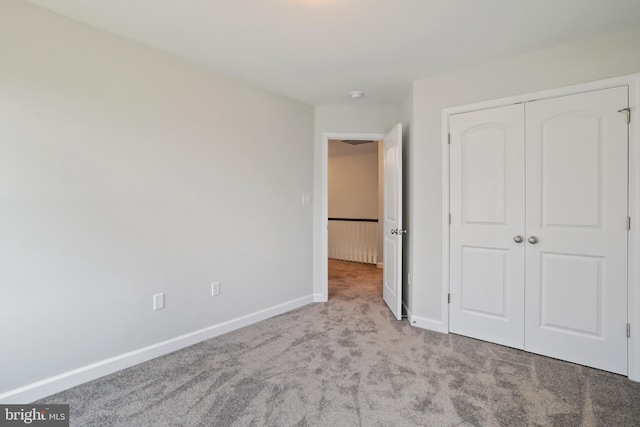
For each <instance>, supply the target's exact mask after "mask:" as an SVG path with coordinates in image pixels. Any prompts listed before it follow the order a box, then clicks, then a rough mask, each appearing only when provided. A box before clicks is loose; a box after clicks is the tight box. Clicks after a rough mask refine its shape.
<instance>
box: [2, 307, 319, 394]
mask: <svg viewBox="0 0 640 427" xmlns="http://www.w3.org/2000/svg"><path fill="white" fill-rule="evenodd" d="M314 300H315V295H309V296H306V297H302V298H298V299H295V300H292V301H288V302H285V303H282V304H278V305H276V306H273V307H270V308H266V309H264V310H260V311H256V312H254V313H251V314H247V315H245V316H241V317H237V318H235V319H232V320H228V321H226V322H222V323H218V324H216V325H212V326H209V327H206V328H204V329H200V330H197V331H194V332H190V333H188V334H184V335H181V336H179V337H175V338H171V339H169V340H166V341H162V342H159V343H157V344H153V345H150V346H147V347H144V348H141V349H138V350H134V351H131V352H129V353H125V354H121V355H119V356H115V357H111V358H109V359H105V360H102V361H100V362H97V363H92V364H90V365H86V366H83V367H81V368H78V369H74V370H72V371H68V372H64V373H62V374H60V375H56V376H53V377H50V378H46V379H44V380H41V381H37V382H35V383H32V384H28V385H26V386H24V387H20V388H17V389H14V390H9V391H7V392H5V393H2V394H0V404H12V403H17V404H25V403H30V402H33V401H34V400H39V399H42V398H44V397H47V396H50V395H52V394H55V393H59V392H61V391H63V390H66V389H68V388H71V387H75V386H77V385H80V384H82V383H85V382H87V381H91V380H95V379H97V378H100V377H103V376H105V375H108V374H111V373H114V372H117V371H120V370H122V369H125V368H129V367H131V366H134V365H137V364H139V363H142V362H146V361H147V360H151V359H155V358H156V357H160V356H163V355H165V354H169V353H171V352H174V351H176V350H180V349H183V348H185V347H189V346H190V345H193V344H197V343H199V342H201V341H205V340H208V339H211V338H215V337H217V336H220V335H222V334H226V333H227V332H231V331H234V330H236V329H240V328H243V327H245V326H249V325H252V324H254V323H257V322H260V321H262V320H266V319H268V318H270V317H274V316H277V315H279V314H283V313H286V312H288V311H291V310H295V309H296V308H299V307H303V306H305V305H307V304H310V303H311V302H313V301H314Z"/></svg>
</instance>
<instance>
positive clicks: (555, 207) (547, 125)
mask: <svg viewBox="0 0 640 427" xmlns="http://www.w3.org/2000/svg"><path fill="white" fill-rule="evenodd" d="M627 100H628V89H627V87H619V88H613V89H607V90H599V91H594V92H588V93H584V94H579V95H573V96H565V97H560V98H554V99H548V100H543V101H536V102H530V103H527V104H526V107H525V108H526V204H527V215H526V218H527V220H526V238H527V240H528V241H527V243H526V272H527V274H526V298H525V299H526V309H525V312H526V321H525V324H526V326H525V337H526V338H525V349H526V350H528V351H531V352H535V353H540V354H544V355H547V356H552V357H556V358H559V359H563V360H567V361H571V362H576V363H580V364H583V365H587V366H593V367H596V368H599V369H604V370H607V371H611V372H616V373H620V374H626V373H627V338H626V323H627V224H626V220H627V161H628V160H627V159H628V156H627V146H628V144H627V142H628V140H627V138H628V137H627V121H626V114H621V113H619V112H618V110H620V109H622V108H625V107H627V105H628V101H627Z"/></svg>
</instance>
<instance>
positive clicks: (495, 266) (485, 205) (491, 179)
mask: <svg viewBox="0 0 640 427" xmlns="http://www.w3.org/2000/svg"><path fill="white" fill-rule="evenodd" d="M450 131H451V144H450V158H451V168H450V171H451V177H450V185H451V197H450V200H451V206H450V209H451V214H452V223H451V229H450V250H451V253H450V263H451V265H450V280H451V282H450V292H451V305H450V330H451V332H454V333H458V334H462V335H467V336H471V337H474V338H479V339H483V340H487V341H492V342H496V343H499V344H504V345H508V346H511V347H516V348H523V346H524V336H523V331H524V243H516V242H515V241H514V237H515V236H517V235H522V234H523V233H524V107H523V106H522V105H511V106H507V107H501V108H494V109H490V110H482V111H474V112H470V113H464V114H458V115H454V116H451V118H450Z"/></svg>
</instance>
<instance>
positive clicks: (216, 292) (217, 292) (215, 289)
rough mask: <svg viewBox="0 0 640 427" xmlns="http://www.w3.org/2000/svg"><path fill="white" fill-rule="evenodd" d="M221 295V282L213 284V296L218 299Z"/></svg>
mask: <svg viewBox="0 0 640 427" xmlns="http://www.w3.org/2000/svg"><path fill="white" fill-rule="evenodd" d="M218 295H220V282H213V283H212V284H211V296H212V297H217V296H218Z"/></svg>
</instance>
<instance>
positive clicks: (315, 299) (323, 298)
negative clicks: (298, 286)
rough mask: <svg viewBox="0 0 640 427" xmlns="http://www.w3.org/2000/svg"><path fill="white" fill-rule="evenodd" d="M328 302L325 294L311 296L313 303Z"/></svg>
mask: <svg viewBox="0 0 640 427" xmlns="http://www.w3.org/2000/svg"><path fill="white" fill-rule="evenodd" d="M328 300H329V299H328V297H327V295H325V294H313V302H327V301H328Z"/></svg>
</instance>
